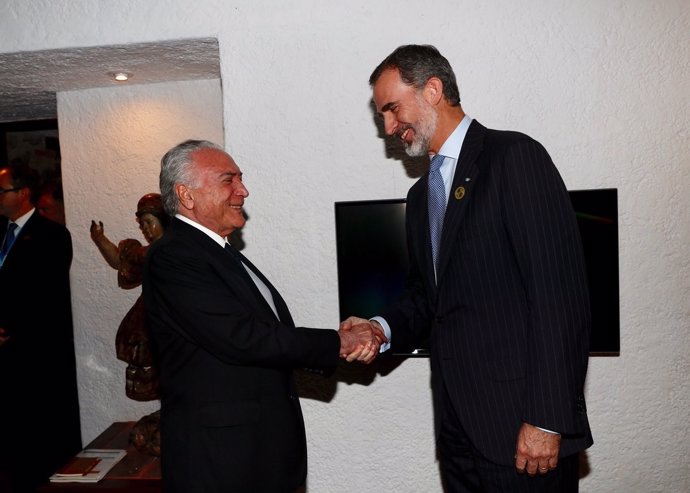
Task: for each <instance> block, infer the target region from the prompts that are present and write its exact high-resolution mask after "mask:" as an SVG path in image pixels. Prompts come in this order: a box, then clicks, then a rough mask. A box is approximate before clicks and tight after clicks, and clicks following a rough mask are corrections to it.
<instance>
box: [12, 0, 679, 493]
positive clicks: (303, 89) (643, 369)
mask: <svg viewBox="0 0 690 493" xmlns="http://www.w3.org/2000/svg"><path fill="white" fill-rule="evenodd" d="M0 11H2V12H0V13H2V14H3V15H0V32H2V36H1V37H0V51H1V52H14V51H24V50H38V49H49V48H62V47H72V46H89V45H106V44H118V43H126V42H146V41H156V40H165V39H177V38H189V37H208V36H216V37H218V39H219V44H220V50H221V71H222V80H223V118H224V124H225V133H224V135H225V140H226V143H227V148H228V149H229V151H230V152H231V154H233V156H234V157H235V158H236V160H237V162H238V163H239V165H240V166H241V167H242V168H243V171H244V172H245V178H246V179H245V182H246V184H247V186H248V188H249V191H250V197H249V199H248V200H247V211H248V213H249V215H250V216H251V217H250V220H249V221H248V223H247V226H246V227H245V230H244V234H243V238H244V240H245V242H246V244H247V249H246V251H245V252H246V253H247V255H248V256H250V257H251V258H252V260H253V261H255V263H256V264H257V265H258V266H259V267H260V268H262V270H264V271H265V272H266V273H267V274H269V275H270V277H271V279H272V280H273V281H275V284H276V286H277V287H278V288H279V289H280V290H281V291H282V293H283V294H284V296H285V298H286V300H287V301H288V303H289V305H290V307H291V309H292V311H293V315H294V318H295V320H296V321H297V322H298V323H300V324H304V325H314V326H323V327H335V326H336V325H337V323H338V315H337V313H338V307H337V291H336V286H337V276H336V266H335V247H334V244H333V240H334V224H333V202H334V201H338V200H357V199H366V198H389V197H401V196H404V195H405V192H406V191H407V188H409V186H410V185H411V184H412V183H413V180H412V179H410V178H409V177H408V176H407V175H406V173H405V171H404V169H403V167H402V166H401V164H400V162H398V161H396V160H393V159H389V158H387V157H386V153H385V149H384V143H383V141H382V140H381V139H380V138H378V137H377V132H376V128H375V125H374V123H373V120H372V115H371V112H370V109H369V98H370V91H369V88H368V86H367V78H368V76H369V73H370V72H371V70H372V69H373V68H374V66H375V65H376V64H377V63H378V62H379V61H380V60H381V59H382V58H383V57H384V56H386V55H387V54H388V53H389V52H390V51H392V50H393V49H394V48H395V47H396V46H398V45H400V44H404V43H431V44H434V45H436V46H437V47H439V48H440V50H441V51H442V52H443V53H444V54H445V55H446V57H447V58H448V59H449V60H450V62H451V64H452V65H453V67H454V68H455V71H456V73H457V76H458V81H459V84H460V90H461V95H462V98H463V105H464V108H465V110H466V111H467V112H468V113H469V114H470V115H471V116H473V117H475V118H477V119H479V120H480V121H481V122H482V123H484V124H485V125H487V126H490V127H494V128H510V129H516V130H520V131H523V132H526V133H528V134H530V135H532V136H533V137H535V138H536V139H537V140H539V141H541V142H542V143H543V144H544V145H545V146H546V148H547V149H548V150H549V152H550V153H551V155H552V157H553V159H554V161H555V162H556V164H557V166H558V168H559V169H560V171H561V173H562V175H563V177H564V179H565V181H566V184H567V185H568V187H569V188H598V187H616V188H618V189H619V210H620V252H621V261H620V270H621V273H620V280H621V356H620V357H618V358H593V359H592V360H591V364H590V371H589V374H588V381H587V389H586V393H587V398H588V404H589V414H590V420H591V424H592V428H593V433H594V437H595V444H594V446H593V447H592V448H591V449H590V450H589V451H588V453H587V460H588V465H589V472H588V474H587V476H586V477H585V478H584V479H582V480H581V491H587V492H612V491H634V492H650V491H658V492H676V491H688V490H690V465H689V464H688V459H687V457H688V456H690V445H689V444H690V426H689V424H688V411H687V410H688V408H689V406H690V385H689V384H688V377H687V375H688V373H689V371H690V357H689V356H688V347H690V323H689V315H690V304H689V303H688V299H689V294H690V281H689V279H690V256H689V255H688V250H687V244H688V241H689V240H690V227H689V226H688V221H687V219H686V216H687V212H686V211H687V210H688V209H690V194H688V192H687V190H688V188H690V174H689V173H688V171H689V169H688V168H689V164H690V159H689V157H688V156H690V144H689V142H690V139H689V135H688V128H689V127H690V108H689V103H688V101H689V100H690V98H689V97H688V89H687V88H688V80H690V70H689V66H690V53H689V50H690V45H689V44H688V38H687V33H688V32H689V31H690V4H689V3H688V2H687V1H686V0H675V1H673V0H665V1H662V0H659V1H651V0H631V1H626V2H622V1H618V2H599V1H594V0H571V1H566V0H560V1H550V2H546V1H541V2H540V1H534V0H513V1H497V2H471V1H453V0H438V1H436V2H434V3H433V7H432V6H431V4H429V3H427V4H424V3H421V4H420V3H419V2H413V1H410V0H399V1H396V2H389V1H381V2H371V1H365V0H354V1H351V2H338V3H336V2H318V1H315V0H294V1H293V2H290V3H289V6H288V4H285V5H283V4H280V3H276V2H270V1H266V0H255V1H252V2H243V1H240V0H231V1H218V0H197V1H196V2H194V4H193V5H192V4H190V3H188V2H185V1H183V0H168V1H166V2H162V1H145V0H138V1H135V0H130V1H124V0H123V1H121V2H91V1H87V0H73V1H71V2H54V1H48V0H34V1H33V2H24V1H23V0H9V1H6V2H5V5H4V6H3V7H0ZM91 93H93V94H91ZM76 97H77V98H78V99H80V98H81V96H80V95H77V96H76ZM151 97H152V98H153V97H155V96H154V95H153V94H152V95H151ZM70 98H71V95H61V99H60V108H61V111H62V109H63V107H64V104H65V103H66V100H69V99H70ZM102 98H103V100H104V102H101V97H100V95H98V91H85V99H86V100H85V101H84V102H85V103H88V104H86V105H84V106H79V104H77V103H79V102H78V101H75V102H74V105H75V108H74V110H75V113H77V114H75V117H76V118H75V119H70V121H69V122H68V121H66V120H67V118H66V116H65V115H64V114H61V115H60V127H61V128H60V130H61V141H62V144H63V149H64V150H66V151H68V152H70V153H74V154H76V155H79V154H80V153H82V152H84V151H83V150H82V149H83V146H84V144H85V142H84V139H83V137H82V135H81V134H82V133H86V132H87V130H89V127H90V126H92V125H93V124H94V122H95V120H96V119H97V117H98V114H100V111H102V110H103V106H107V104H108V103H107V101H108V99H109V98H110V92H107V91H106V92H105V93H103V94H102ZM91 105H93V107H92V108H91V107H90V106H91ZM106 109H107V108H106ZM82 112H83V113H84V114H85V115H86V116H85V117H83V119H82V115H81V113H82ZM66 125H74V126H76V127H78V128H73V129H72V131H71V132H70V133H69V135H67V136H66V135H64V134H63V131H64V130H65V128H66V127H65V126H66ZM98 128H100V129H103V131H105V130H107V129H108V127H107V125H103V124H100V125H98V126H97V128H96V130H98ZM88 134H89V135H92V134H90V133H88ZM70 135H71V137H72V138H70ZM77 136H78V138H77ZM189 136H191V135H189ZM184 137H185V138H186V137H187V135H184ZM66 138H67V140H66ZM91 139H99V140H100V142H99V143H98V145H97V146H96V148H97V149H98V151H99V152H100V151H101V150H102V149H110V151H109V152H108V153H106V155H105V156H103V155H102V154H99V153H88V154H86V155H85V156H84V157H83V158H80V159H79V160H77V161H75V164H74V166H75V167H74V169H68V166H69V165H68V164H67V163H66V164H65V168H66V169H65V171H64V172H65V175H66V177H67V179H68V182H67V184H68V189H67V195H68V199H67V200H68V202H67V209H68V211H67V213H68V218H67V220H68V225H69V227H70V228H71V229H72V233H73V236H74V237H75V244H76V242H77V241H81V242H82V245H81V246H80V247H79V252H78V253H79V255H83V256H84V258H79V259H77V258H76V257H75V263H74V267H73V269H72V276H73V284H74V285H75V286H80V285H81V284H83V285H85V286H88V290H89V291H91V290H93V291H99V290H105V289H112V291H111V292H109V294H108V295H104V298H103V299H105V298H108V301H109V302H110V301H111V299H112V300H113V301H112V303H113V305H112V306H117V307H118V310H121V311H120V312H118V313H117V314H112V313H105V312H106V311H105V310H104V308H105V303H102V304H100V305H98V304H93V303H90V302H89V301H90V298H88V297H87V295H88V294H89V293H86V292H85V291H86V290H87V289H81V290H77V289H75V299H74V304H75V310H78V311H79V312H80V313H82V316H81V317H82V318H80V319H79V320H78V323H79V324H80V327H81V329H80V332H79V334H78V337H79V338H80V340H79V349H80V354H79V359H80V362H81V363H82V368H81V369H80V378H81V381H80V388H81V389H82V390H84V389H86V390H90V391H92V393H93V394H97V393H98V392H102V391H104V390H103V389H99V390H98V392H96V389H93V390H92V389H91V387H92V386H94V385H95V382H100V381H101V379H102V380H103V381H106V380H107V381H108V382H109V383H108V390H107V392H108V393H109V396H108V399H112V402H111V403H110V404H108V406H109V409H110V408H112V410H113V412H112V414H107V413H105V412H104V411H102V410H100V409H96V410H94V411H87V415H91V416H96V415H99V416H100V418H99V419H98V420H94V421H93V422H92V423H85V424H84V428H85V430H86V433H85V438H86V439H89V438H90V437H92V435H93V434H94V433H95V432H96V431H97V430H98V429H100V428H102V427H105V425H106V424H107V421H108V419H110V418H111V417H112V419H133V418H134V417H136V416H138V415H139V414H140V408H139V407H137V406H134V404H135V403H133V402H132V401H129V400H127V399H126V398H125V397H124V393H122V392H121V384H122V380H121V378H122V377H121V374H122V371H123V369H124V367H123V365H122V364H121V363H120V362H118V361H116V360H115V359H114V358H113V357H112V354H111V352H112V337H114V323H115V322H116V321H119V319H120V317H121V315H122V314H123V313H124V310H125V309H126V307H128V306H129V303H130V302H131V300H130V299H127V300H125V301H118V303H117V304H115V302H114V299H118V300H124V299H125V297H126V296H127V294H126V293H124V292H122V290H117V289H116V288H113V287H112V286H113V285H114V283H115V278H114V273H113V272H109V271H108V270H107V268H106V267H105V266H104V265H102V264H103V262H102V260H101V259H100V258H99V257H98V254H97V252H96V250H95V248H93V246H92V245H89V244H88V242H89V240H88V238H87V234H88V233H87V229H88V221H89V220H90V219H91V217H99V218H103V219H104V222H105V223H106V227H107V228H108V229H107V230H106V231H107V232H108V233H109V234H110V233H112V235H113V237H116V238H121V237H124V236H127V235H129V236H133V237H137V233H138V232H137V230H136V226H135V224H134V222H133V221H130V220H129V219H127V215H126V213H125V212H124V211H131V210H132V208H133V206H134V205H135V203H136V199H137V198H138V197H139V195H141V194H142V193H144V192H147V191H149V188H150V187H151V186H152V185H154V184H155V178H151V179H150V180H151V181H148V182H142V183H137V185H143V183H147V186H146V187H144V186H142V188H140V189H137V190H136V191H134V190H130V188H131V187H132V186H134V184H132V183H131V182H130V181H129V178H128V176H131V172H132V171H133V170H135V169H139V166H141V163H142V161H141V160H137V159H136V157H134V156H132V155H133V154H137V155H138V153H139V152H145V153H146V156H148V157H150V158H151V159H150V161H146V162H147V163H148V164H147V166H151V167H155V164H154V163H155V162H156V159H157V158H159V157H160V154H161V153H162V152H163V151H164V150H165V149H166V148H167V147H169V145H167V144H172V143H174V142H170V143H166V145H163V143H162V142H161V143H160V144H161V145H160V146H150V147H148V148H147V150H145V151H141V150H139V146H140V145H141V146H146V145H147V143H146V142H141V141H136V140H135V141H130V140H129V137H126V136H123V137H122V141H115V140H113V139H112V136H111V138H110V139H108V138H107V137H106V136H100V137H96V136H95V135H94V136H93V137H91ZM174 140H181V139H174ZM87 143H88V142H87ZM87 152H88V151H87ZM129 153H131V154H132V155H130V154H129ZM154 156H155V157H156V159H153V157H154ZM103 157H107V158H108V160H109V162H108V168H107V169H108V170H109V171H107V172H108V173H110V176H112V178H113V180H115V179H116V178H117V180H121V181H119V182H117V183H115V182H114V183H113V185H112V186H111V187H110V188H107V189H106V188H98V190H99V193H95V194H90V195H88V196H86V195H84V196H80V198H78V199H75V198H74V197H72V198H69V197H70V194H72V193H75V194H76V193H77V192H78V189H79V188H81V187H82V186H83V185H85V184H88V186H93V187H102V181H101V180H100V178H101V175H102V173H104V169H103V168H102V167H101V166H102V165H101V164H100V163H103V162H104V160H103ZM122 158H126V159H125V161H126V164H125V165H124V166H123V165H122V164H119V166H121V169H123V171H124V172H123V173H118V172H117V171H116V170H117V169H118V168H114V166H115V165H116V164H117V162H118V160H119V161H120V162H121V161H122ZM130 158H133V159H130ZM96 170H98V171H96ZM151 174H152V175H155V173H154V172H153V171H151ZM118 185H119V186H120V187H122V188H121V192H122V193H123V194H126V197H125V198H123V199H122V201H121V202H120V201H119V200H120V197H119V196H117V190H118ZM111 189H112V192H110V190H111ZM104 194H105V196H108V197H110V198H113V199H114V198H116V197H117V199H118V206H117V208H116V209H117V211H118V214H114V213H112V212H110V211H109V209H108V208H107V207H106V206H105V204H103V200H102V197H103V195H104ZM118 221H119V222H118ZM80 235H83V236H82V237H81V239H80V240H78V239H77V238H79V237H80ZM76 252H77V250H76V249H75V253H76ZM106 317H107V320H106ZM97 323H98V324H105V323H108V324H109V327H112V328H109V329H107V330H105V329H101V330H100V331H99V332H98V335H97V337H94V336H92V335H88V334H87V333H86V329H85V328H86V327H87V326H88V325H89V324H93V325H96V324H97ZM91 338H94V339H95V340H92V339H91ZM101 373H102V374H108V375H112V377H110V376H109V377H108V378H107V379H106V378H102V377H100V376H99V375H101ZM341 377H342V378H343V379H344V380H345V381H339V382H335V381H330V382H328V383H329V385H331V388H328V386H326V388H325V389H324V384H323V383H322V382H315V381H311V380H307V381H303V382H302V385H303V388H304V393H305V394H307V395H311V396H314V395H315V396H316V397H318V398H305V399H304V400H303V407H304V414H305V420H306V424H307V433H308V437H309V447H310V468H309V480H308V481H309V483H308V490H309V492H310V493H321V492H328V493H332V492H352V491H361V492H370V491H385V492H388V491H400V492H408V491H409V492H413V491H414V492H417V491H425V492H426V491H428V492H434V491H439V490H440V485H439V480H438V473H437V468H436V464H435V461H434V450H433V441H432V437H431V435H432V431H431V430H432V423H431V409H430V407H431V402H430V393H429V370H428V362H427V361H425V360H409V361H406V362H404V363H403V364H402V365H400V366H399V367H398V368H396V369H394V370H392V372H390V373H389V374H388V375H385V376H382V375H376V376H372V375H370V374H368V373H367V372H366V371H362V370H358V369H354V370H347V371H343V372H342V373H341ZM329 398H330V401H329V402H324V399H325V400H328V399H329ZM82 405H83V406H84V408H85V410H88V409H90V408H91V407H94V406H95V407H98V406H101V405H102V403H101V401H98V402H89V401H88V400H86V399H83V400H82ZM88 413H91V414H88ZM106 417H107V419H105V418H106Z"/></svg>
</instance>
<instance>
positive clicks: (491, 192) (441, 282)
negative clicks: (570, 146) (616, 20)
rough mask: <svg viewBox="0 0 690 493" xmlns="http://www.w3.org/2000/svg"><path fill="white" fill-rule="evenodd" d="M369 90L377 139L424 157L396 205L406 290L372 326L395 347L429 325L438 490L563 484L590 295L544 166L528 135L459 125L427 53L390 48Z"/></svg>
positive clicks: (578, 425)
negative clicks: (402, 218)
mask: <svg viewBox="0 0 690 493" xmlns="http://www.w3.org/2000/svg"><path fill="white" fill-rule="evenodd" d="M369 82H370V84H371V86H372V88H373V99H374V103H375V105H376V109H377V111H378V113H379V115H380V117H381V118H382V119H383V124H384V127H385V132H386V134H388V135H395V136H396V137H397V138H399V139H400V140H401V142H402V144H403V146H404V147H405V149H406V151H407V153H408V154H409V155H410V156H422V155H425V154H428V155H429V156H430V157H433V159H432V164H431V167H430V173H429V174H428V175H426V176H423V177H422V178H421V179H420V180H419V181H418V182H417V183H416V184H415V185H414V186H413V187H412V188H411V189H410V191H409V193H408V196H407V219H406V220H407V231H408V238H407V242H408V248H409V251H410V262H411V268H410V278H409V283H408V286H407V291H406V294H405V296H404V297H403V299H402V300H401V302H400V303H398V304H396V305H395V306H393V307H391V308H390V309H389V310H386V311H385V313H382V314H381V317H375V319H374V321H373V323H374V324H379V323H380V324H381V325H382V326H384V327H385V329H386V334H387V335H389V336H390V341H391V344H392V345H393V346H399V347H400V348H401V349H404V348H406V347H411V346H413V345H414V343H415V342H417V341H418V340H419V339H420V338H421V337H422V336H424V335H426V333H428V331H430V347H431V366H432V391H433V397H434V410H435V424H436V428H437V429H436V432H437V445H438V450H439V456H440V462H441V470H442V475H443V479H444V482H445V485H446V488H447V490H448V491H454V492H455V491H495V492H505V491H513V492H514V491H576V490H577V484H578V470H577V465H578V462H577V461H578V456H577V452H578V451H580V450H582V449H584V448H586V447H588V446H590V445H591V443H592V438H591V434H590V430H589V425H588V422H587V415H586V410H585V402H584V397H583V385H584V380H585V374H586V371H587V360H588V347H589V329H590V315H589V298H588V293H587V287H586V280H585V267H584V260H583V255H582V251H581V245H580V239H579V234H578V230H577V224H576V220H575V215H574V212H573V209H572V206H571V204H570V201H569V198H568V194H567V191H566V188H565V186H564V184H563V182H562V180H561V178H560V176H559V174H558V172H557V170H556V168H555V166H554V165H553V163H552V161H551V159H550V157H549V155H548V154H547V152H546V150H544V148H543V147H542V146H541V145H540V144H539V143H538V142H536V141H534V140H533V139H531V138H530V137H528V136H526V135H523V134H519V133H516V132H503V131H496V130H489V129H487V128H485V127H483V126H482V125H481V124H479V123H478V122H477V121H472V119H471V118H469V117H468V116H466V115H465V114H464V112H463V110H462V107H461V106H460V96H459V92H458V88H457V84H456V81H455V75H454V73H453V70H452V68H451V67H450V64H449V63H448V61H447V60H446V59H445V58H444V57H443V56H442V55H441V54H440V53H439V52H438V51H437V50H436V48H434V47H432V46H417V45H409V46H401V47H399V48H398V49H396V50H395V51H394V52H393V53H392V54H391V55H389V56H388V57H387V58H386V59H385V60H384V61H383V62H381V64H380V65H379V66H378V67H377V68H376V69H375V70H374V72H373V73H372V75H371V78H370V80H369ZM361 321H362V320H361V319H356V318H352V319H348V321H346V322H345V323H344V324H342V326H343V328H347V327H348V326H349V324H350V323H353V322H361ZM385 348H386V345H384V349H385ZM524 471H527V473H528V474H518V472H524Z"/></svg>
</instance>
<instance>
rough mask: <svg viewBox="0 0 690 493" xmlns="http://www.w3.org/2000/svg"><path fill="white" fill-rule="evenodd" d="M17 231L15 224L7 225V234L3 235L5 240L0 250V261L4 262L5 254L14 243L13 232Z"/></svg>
mask: <svg viewBox="0 0 690 493" xmlns="http://www.w3.org/2000/svg"><path fill="white" fill-rule="evenodd" d="M15 229H17V223H12V222H11V223H9V224H8V225H7V232H6V233H5V239H4V240H3V241H2V248H0V260H3V261H4V260H5V257H6V256H7V252H9V251H10V247H11V246H12V243H14V230H15Z"/></svg>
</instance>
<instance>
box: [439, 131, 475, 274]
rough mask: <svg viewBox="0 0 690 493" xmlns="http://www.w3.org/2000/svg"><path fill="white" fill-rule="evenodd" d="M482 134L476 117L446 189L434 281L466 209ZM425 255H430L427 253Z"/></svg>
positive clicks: (451, 245)
mask: <svg viewBox="0 0 690 493" xmlns="http://www.w3.org/2000/svg"><path fill="white" fill-rule="evenodd" d="M485 133H486V127H484V126H482V125H481V124H480V123H479V122H477V121H476V120H474V121H472V124H471V125H470V128H469V129H468V130H467V134H466V135H465V140H464V141H463V143H462V148H461V149H460V155H459V156H458V163H457V165H456V167H455V175H454V176H453V185H452V186H451V188H450V197H449V198H448V206H447V207H446V215H445V217H444V220H443V235H442V237H441V245H440V248H439V260H438V271H437V273H436V274H437V278H438V281H437V282H438V284H440V281H441V279H442V277H443V273H444V271H445V268H446V266H447V265H448V260H449V258H450V254H451V251H452V248H453V244H454V241H453V239H454V238H456V237H457V234H458V230H459V229H460V224H461V223H462V218H463V215H464V213H465V211H466V210H467V204H468V203H469V202H470V200H471V199H472V190H473V189H474V186H475V182H476V179H477V176H478V175H479V169H478V168H477V165H476V161H477V157H478V156H479V154H480V153H481V151H482V149H483V147H484V135H485ZM427 223H428V220H427ZM427 229H428V228H427ZM427 234H428V233H427ZM429 258H431V253H430V252H429Z"/></svg>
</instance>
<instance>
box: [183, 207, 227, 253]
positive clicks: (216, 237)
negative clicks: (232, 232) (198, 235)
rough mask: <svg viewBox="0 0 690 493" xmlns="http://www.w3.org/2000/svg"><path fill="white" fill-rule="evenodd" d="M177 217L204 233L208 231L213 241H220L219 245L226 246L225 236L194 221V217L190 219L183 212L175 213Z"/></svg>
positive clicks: (207, 233)
mask: <svg viewBox="0 0 690 493" xmlns="http://www.w3.org/2000/svg"><path fill="white" fill-rule="evenodd" d="M175 217H176V218H177V219H179V220H180V221H182V222H183V223H187V224H189V225H190V226H192V227H194V228H196V229H198V230H199V231H201V232H202V233H206V235H208V237H209V238H211V239H212V240H213V241H215V242H216V243H218V245H220V246H221V247H222V248H225V238H223V237H222V236H221V235H219V234H218V233H216V232H215V231H211V230H210V229H208V228H207V227H206V226H202V225H201V224H199V223H198V222H196V221H193V220H192V219H189V218H188V217H186V216H183V215H182V214H175Z"/></svg>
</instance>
